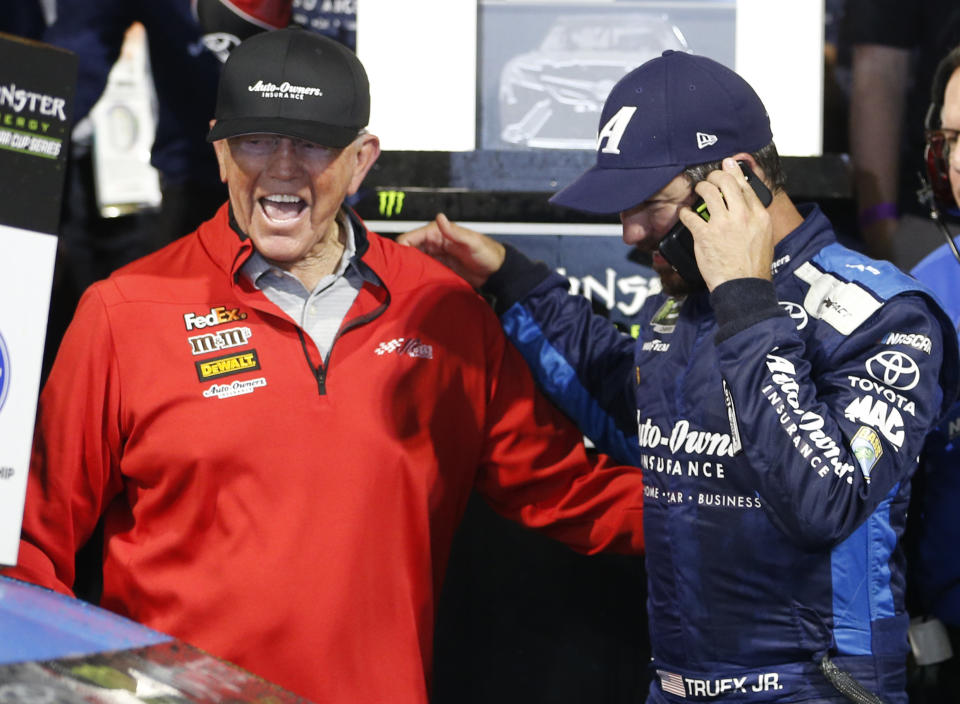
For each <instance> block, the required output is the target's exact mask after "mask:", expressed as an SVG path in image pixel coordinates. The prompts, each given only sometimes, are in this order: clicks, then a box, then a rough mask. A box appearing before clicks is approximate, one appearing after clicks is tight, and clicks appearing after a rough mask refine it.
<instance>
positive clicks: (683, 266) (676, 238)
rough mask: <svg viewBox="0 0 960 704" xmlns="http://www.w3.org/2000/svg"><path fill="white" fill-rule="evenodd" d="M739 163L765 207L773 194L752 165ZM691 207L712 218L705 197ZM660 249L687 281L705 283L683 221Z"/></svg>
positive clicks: (704, 216)
mask: <svg viewBox="0 0 960 704" xmlns="http://www.w3.org/2000/svg"><path fill="white" fill-rule="evenodd" d="M737 163H738V164H739V165H740V170H741V171H742V172H743V175H744V176H745V177H746V179H747V183H749V184H750V186H751V187H752V188H753V192H754V193H756V194H757V198H759V199H760V202H761V203H763V207H764V208H766V207H767V206H768V205H770V201H771V200H772V199H773V196H772V195H771V194H770V189H769V188H767V187H766V186H765V185H764V183H763V181H761V180H760V179H758V178H757V177H756V176H755V175H754V173H753V171H751V170H750V167H749V166H747V164H746V163H745V162H742V161H738V162H737ZM691 207H692V209H693V212H695V213H696V214H697V215H699V216H700V217H701V218H703V219H704V220H708V221H709V220H710V212H709V211H708V210H707V205H706V203H704V202H703V198H697V200H696V202H695V203H694V204H693V205H692V206H691ZM658 249H659V250H660V254H662V255H663V258H664V259H666V260H667V262H668V263H669V264H670V266H672V267H673V268H674V270H675V271H676V272H677V273H678V274H680V276H682V277H683V279H684V280H685V281H687V282H688V283H691V284H696V285H698V286H703V285H704V282H703V277H702V276H700V268H699V267H698V266H697V258H696V256H694V253H693V235H691V234H690V230H688V229H687V228H686V226H685V225H684V224H683V223H682V222H680V221H677V224H676V225H674V226H673V227H672V228H671V229H670V232H668V233H667V235H666V237H664V238H663V239H662V240H660V244H659V246H658Z"/></svg>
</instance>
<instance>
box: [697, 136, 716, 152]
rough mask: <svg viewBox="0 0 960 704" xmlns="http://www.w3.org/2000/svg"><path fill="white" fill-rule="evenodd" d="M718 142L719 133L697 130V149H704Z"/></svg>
mask: <svg viewBox="0 0 960 704" xmlns="http://www.w3.org/2000/svg"><path fill="white" fill-rule="evenodd" d="M716 143H717V135H715V134H706V133H705V132H697V149H703V148H704V147H709V146H711V145H713V144H716Z"/></svg>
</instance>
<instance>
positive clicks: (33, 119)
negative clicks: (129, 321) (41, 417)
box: [0, 34, 77, 565]
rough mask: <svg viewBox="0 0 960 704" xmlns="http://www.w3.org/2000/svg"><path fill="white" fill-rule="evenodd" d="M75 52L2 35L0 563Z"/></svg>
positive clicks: (55, 210) (23, 455) (12, 529)
mask: <svg viewBox="0 0 960 704" xmlns="http://www.w3.org/2000/svg"><path fill="white" fill-rule="evenodd" d="M76 73H77V62H76V57H75V56H74V55H73V54H70V53H68V52H66V51H62V50H60V49H55V48H53V47H51V46H47V45H45V44H40V43H38V42H32V41H28V40H24V39H20V38H17V37H11V36H9V35H5V34H0V252H2V256H3V261H4V263H5V264H6V266H5V267H4V274H3V276H0V565H12V564H15V563H16V560H17V549H18V545H19V538H20V524H21V521H22V518H23V501H24V497H25V494H26V486H27V467H28V465H29V461H30V447H31V441H32V438H33V426H34V420H35V414H36V407H37V396H38V392H39V386H40V372H41V364H42V360H43V345H44V337H45V334H46V328H47V315H48V312H49V305H50V289H51V284H52V283H53V265H54V259H55V257H56V249H57V239H56V237H54V236H53V233H56V231H57V226H58V221H59V216H60V202H61V199H62V194H63V183H64V173H65V170H66V163H67V151H68V144H69V135H70V129H71V123H72V107H73V92H74V84H75V83H76Z"/></svg>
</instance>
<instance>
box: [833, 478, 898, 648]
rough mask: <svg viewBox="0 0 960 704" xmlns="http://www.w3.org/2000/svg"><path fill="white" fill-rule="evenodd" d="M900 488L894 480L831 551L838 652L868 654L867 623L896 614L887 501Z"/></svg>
mask: <svg viewBox="0 0 960 704" xmlns="http://www.w3.org/2000/svg"><path fill="white" fill-rule="evenodd" d="M899 490H900V483H899V482H898V483H897V484H896V485H894V487H893V489H891V490H890V493H889V494H887V496H886V498H884V500H883V501H881V502H880V505H879V506H878V507H877V509H876V510H875V511H874V512H873V513H872V514H871V515H870V517H869V518H868V519H867V520H866V522H865V523H864V524H863V525H861V526H860V527H859V528H857V529H856V530H855V531H854V532H853V533H852V534H851V535H850V536H849V537H848V538H847V539H846V540H844V541H843V542H842V543H840V544H839V545H837V546H836V547H835V548H833V550H832V551H831V553H830V563H831V570H832V572H831V576H832V581H833V628H834V637H835V638H836V641H837V649H838V650H839V651H840V652H841V653H844V654H848V655H871V654H872V653H873V652H874V645H873V639H872V637H871V635H872V634H871V632H870V624H872V623H874V622H876V621H878V620H880V619H883V618H891V617H893V616H895V615H896V613H895V608H894V600H893V592H892V590H891V587H890V559H891V557H892V555H893V551H894V548H895V547H896V543H897V536H896V533H895V532H894V530H893V527H892V526H891V524H890V504H891V502H892V501H893V499H894V497H895V496H896V495H897V493H898V492H899ZM864 575H867V579H866V580H864V578H863V577H864Z"/></svg>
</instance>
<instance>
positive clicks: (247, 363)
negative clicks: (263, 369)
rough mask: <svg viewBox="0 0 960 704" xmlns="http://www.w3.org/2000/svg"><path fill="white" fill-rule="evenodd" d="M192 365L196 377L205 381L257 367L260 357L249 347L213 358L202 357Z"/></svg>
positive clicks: (258, 366)
mask: <svg viewBox="0 0 960 704" xmlns="http://www.w3.org/2000/svg"><path fill="white" fill-rule="evenodd" d="M194 366H196V368H197V377H198V378H199V379H200V381H207V380H208V379H219V378H220V377H222V376H229V375H231V374H241V373H243V372H248V371H252V370H254V369H259V368H260V358H259V357H257V351H256V350H252V349H251V350H243V351H242V352H235V353H234V354H227V355H224V356H222V357H214V358H213V359H203V360H200V361H199V362H194Z"/></svg>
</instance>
